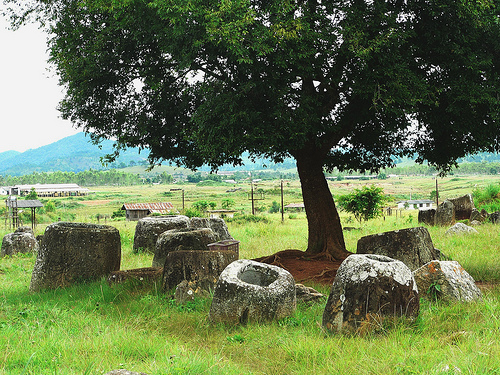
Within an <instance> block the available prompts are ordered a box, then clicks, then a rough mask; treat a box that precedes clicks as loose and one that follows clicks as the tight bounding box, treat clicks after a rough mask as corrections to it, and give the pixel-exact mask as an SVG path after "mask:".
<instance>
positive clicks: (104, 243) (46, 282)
mask: <svg viewBox="0 0 500 375" xmlns="http://www.w3.org/2000/svg"><path fill="white" fill-rule="evenodd" d="M120 260H121V241H120V233H119V232H118V229H116V228H114V227H111V226H108V225H96V224H85V223H67V222H59V223H55V224H51V225H49V226H48V227H47V229H46V230H45V234H44V236H43V240H42V243H41V246H40V249H39V251H38V257H37V259H36V262H35V266H34V269H33V274H32V277H31V284H30V291H33V292H37V291H39V290H42V289H50V288H58V287H65V286H68V285H71V284H73V283H75V282H78V281H86V280H96V279H99V278H100V277H102V276H108V275H109V273H110V272H112V271H117V270H119V269H120Z"/></svg>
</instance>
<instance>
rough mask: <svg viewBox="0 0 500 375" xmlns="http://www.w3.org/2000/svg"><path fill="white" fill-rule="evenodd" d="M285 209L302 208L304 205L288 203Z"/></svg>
mask: <svg viewBox="0 0 500 375" xmlns="http://www.w3.org/2000/svg"><path fill="white" fill-rule="evenodd" d="M285 208H304V203H290V204H287V205H286V206H285Z"/></svg>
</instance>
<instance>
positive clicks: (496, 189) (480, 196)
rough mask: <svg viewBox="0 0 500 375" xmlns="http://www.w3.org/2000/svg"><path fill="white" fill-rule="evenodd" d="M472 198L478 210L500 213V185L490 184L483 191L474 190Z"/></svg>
mask: <svg viewBox="0 0 500 375" xmlns="http://www.w3.org/2000/svg"><path fill="white" fill-rule="evenodd" d="M472 197H473V199H474V205H475V206H476V208H477V209H478V210H481V209H485V210H486V211H487V212H495V211H498V210H499V209H500V184H489V185H488V186H486V187H485V188H483V189H474V190H473V192H472Z"/></svg>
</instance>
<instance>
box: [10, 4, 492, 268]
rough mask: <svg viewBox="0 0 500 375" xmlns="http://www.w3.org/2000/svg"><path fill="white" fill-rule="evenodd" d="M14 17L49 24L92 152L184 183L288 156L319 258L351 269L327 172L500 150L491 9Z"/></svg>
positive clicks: (268, 7)
mask: <svg viewBox="0 0 500 375" xmlns="http://www.w3.org/2000/svg"><path fill="white" fill-rule="evenodd" d="M7 2H8V3H11V4H14V5H16V4H17V5H20V4H21V5H23V6H25V7H26V8H25V9H24V10H21V11H18V12H17V15H18V18H17V20H18V21H19V22H23V21H25V19H26V18H27V17H29V16H30V15H36V17H38V18H39V19H42V20H43V21H45V23H46V25H47V28H48V30H49V31H50V42H49V46H50V54H51V61H52V63H53V64H54V66H55V68H56V71H57V73H58V74H59V76H60V82H61V84H62V85H63V86H64V87H65V89H66V96H65V98H64V99H63V101H62V102H61V105H60V110H61V112H62V114H63V117H65V118H67V119H70V120H71V121H72V122H74V123H75V124H77V125H79V126H81V127H83V129H84V130H85V131H87V132H90V133H91V134H93V135H94V138H95V139H96V140H98V139H100V138H113V139H116V141H117V149H118V150H119V149H120V148H123V147H127V146H138V147H141V148H145V149H148V150H150V154H149V155H150V156H149V157H150V161H151V162H152V163H160V162H162V161H163V160H171V161H173V162H175V163H177V164H179V165H184V166H187V167H190V168H196V167H200V166H201V165H204V164H208V165H210V166H211V167H212V168H214V169H216V168H218V167H220V166H221V165H223V164H224V163H232V164H236V165H237V164H238V163H240V162H241V155H242V153H243V152H245V151H247V152H249V153H250V155H251V156H264V157H268V158H270V159H271V160H273V161H281V160H282V159H283V158H285V157H289V156H292V157H294V158H295V159H296V161H297V168H298V172H299V177H300V179H301V183H302V191H303V198H304V204H305V207H306V213H307V217H308V223H309V244H308V250H309V251H310V252H313V253H319V252H327V253H329V254H331V255H333V256H334V257H336V258H339V257H342V256H343V255H342V254H344V256H345V245H344V242H343V236H342V230H341V225H340V220H339V217H338V214H337V210H336V208H335V204H334V202H333V199H332V197H331V194H330V192H329V189H328V185H327V183H326V181H325V180H324V175H323V171H324V169H326V170H332V169H333V168H335V167H336V168H338V169H339V170H341V171H345V170H351V169H356V170H361V171H365V170H371V171H376V170H378V169H380V168H383V167H386V166H392V165H393V160H394V159H393V158H394V157H395V156H398V157H399V156H404V155H416V156H417V158H418V159H417V160H418V161H420V162H424V161H427V162H428V163H430V164H431V165H433V166H435V167H436V168H438V169H440V170H443V171H446V170H448V169H449V168H450V167H451V166H453V165H454V164H455V161H456V159H457V158H460V157H463V156H465V155H467V154H470V153H475V152H479V151H490V152H496V151H498V150H499V148H500V147H499V140H500V131H499V125H498V124H499V122H498V120H499V119H498V116H499V104H500V95H499V94H500V93H499V88H500V85H499V83H500V82H499V69H498V68H499V56H500V54H499V53H500V48H499V43H500V33H499V31H500V27H499V10H498V8H497V5H498V1H497V0H483V1H465V0H388V1H379V0H348V1H345V0H332V1H323V0H217V1H214V0H190V1H186V0H98V1H97V0H92V1H90V0H38V1H37V0H32V1H31V2H28V3H26V2H24V1H19V0H7ZM26 4H29V5H26ZM26 9H27V11H26Z"/></svg>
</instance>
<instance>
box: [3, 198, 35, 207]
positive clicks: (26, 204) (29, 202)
mask: <svg viewBox="0 0 500 375" xmlns="http://www.w3.org/2000/svg"><path fill="white" fill-rule="evenodd" d="M7 201H8V200H7ZM8 202H9V201H8ZM8 205H9V206H13V205H15V203H12V202H9V204H8ZM38 207H43V204H42V202H40V201H39V200H21V199H19V200H17V208H38Z"/></svg>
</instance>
